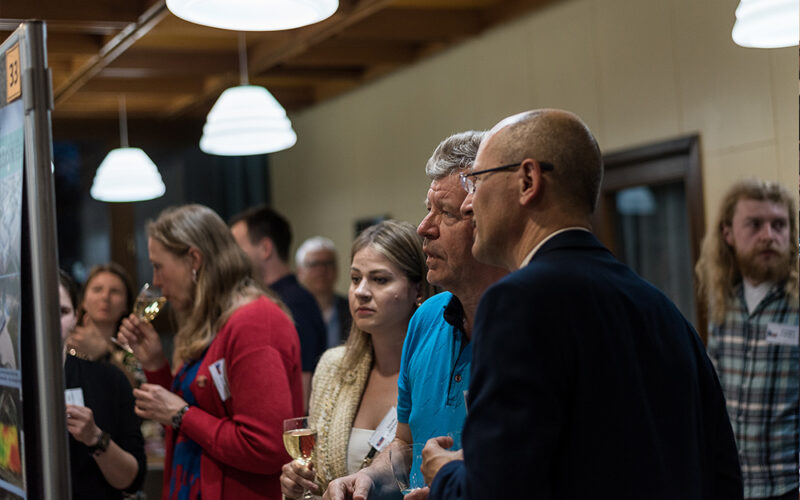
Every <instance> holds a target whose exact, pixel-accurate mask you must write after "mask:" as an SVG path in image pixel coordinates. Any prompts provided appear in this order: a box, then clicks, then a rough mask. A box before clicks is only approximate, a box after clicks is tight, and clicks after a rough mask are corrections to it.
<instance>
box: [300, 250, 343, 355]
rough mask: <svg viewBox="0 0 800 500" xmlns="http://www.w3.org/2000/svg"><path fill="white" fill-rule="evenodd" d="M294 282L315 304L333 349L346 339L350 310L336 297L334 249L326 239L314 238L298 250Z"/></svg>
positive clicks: (340, 298) (340, 296) (328, 341)
mask: <svg viewBox="0 0 800 500" xmlns="http://www.w3.org/2000/svg"><path fill="white" fill-rule="evenodd" d="M294 262H295V265H296V266H297V280H298V281H299V282H300V284H301V285H303V286H304V287H306V289H307V290H308V291H309V292H311V295H313V296H314V298H315V299H316V300H317V305H319V310H320V312H322V319H323V320H324V321H325V329H326V330H327V343H328V348H331V347H336V346H338V345H339V344H341V343H342V342H344V341H345V340H346V339H347V335H348V333H349V332H350V324H351V323H352V321H353V318H352V317H351V316H350V306H349V305H348V303H347V297H344V296H342V295H339V294H337V293H336V290H335V286H336V278H337V276H338V266H337V265H336V246H335V245H334V244H333V241H331V240H330V239H329V238H325V237H323V236H314V237H313V238H309V239H307V240H306V241H304V242H303V243H302V244H301V245H300V247H298V249H297V252H296V253H295V259H294Z"/></svg>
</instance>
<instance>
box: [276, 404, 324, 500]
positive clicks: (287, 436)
mask: <svg viewBox="0 0 800 500" xmlns="http://www.w3.org/2000/svg"><path fill="white" fill-rule="evenodd" d="M316 441H317V430H316V429H315V428H313V427H312V426H311V424H310V421H309V418H308V417H297V418H289V419H286V420H284V421H283V445H284V447H286V451H287V452H288V453H289V456H291V457H292V458H293V459H294V460H295V462H298V463H299V464H300V465H303V466H305V467H309V468H311V467H312V463H313V460H314V446H315V445H316ZM303 490H304V491H303V496H302V498H304V499H308V498H313V496H312V495H311V492H310V491H309V490H308V489H305V488H304V489H303Z"/></svg>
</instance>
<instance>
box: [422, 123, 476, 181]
mask: <svg viewBox="0 0 800 500" xmlns="http://www.w3.org/2000/svg"><path fill="white" fill-rule="evenodd" d="M485 135H486V132H485V131H478V130H468V131H466V132H459V133H458V134H453V135H451V136H450V137H448V138H447V139H445V140H443V141H442V142H440V143H439V145H438V146H436V149H435V150H434V151H433V154H432V155H431V157H430V158H429V159H428V163H426V164H425V174H426V175H427V176H428V178H430V179H431V180H434V181H436V180H439V179H443V178H445V177H447V176H448V175H450V174H452V173H454V172H458V171H460V170H466V169H469V168H472V164H473V163H475V156H476V155H477V154H478V147H479V146H480V145H481V141H482V140H483V137H484V136H485Z"/></svg>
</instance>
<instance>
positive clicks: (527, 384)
mask: <svg viewBox="0 0 800 500" xmlns="http://www.w3.org/2000/svg"><path fill="white" fill-rule="evenodd" d="M602 170H603V168H602V158H601V154H600V151H599V148H598V146H597V143H596V142H595V140H594V137H593V136H592V134H591V132H590V131H589V129H588V128H587V127H586V125H585V124H583V122H582V121H581V120H580V119H579V118H578V117H577V116H575V115H573V114H571V113H568V112H565V111H561V110H537V111H531V112H526V113H521V114H519V115H515V116H512V117H509V118H507V119H505V120H503V121H502V122H500V123H499V124H498V125H496V126H495V127H494V128H493V129H492V131H490V133H489V134H488V136H487V137H486V138H485V139H484V141H483V142H482V143H481V147H480V149H479V151H478V156H477V159H476V162H475V164H474V167H473V170H472V172H471V173H469V174H466V175H464V176H463V184H464V186H465V188H466V189H467V191H468V193H469V195H468V196H467V198H466V199H465V201H464V204H463V205H462V212H463V213H469V214H473V215H474V219H473V220H474V223H475V243H474V245H473V248H472V250H473V254H474V255H475V257H476V258H477V259H478V260H479V261H482V262H484V263H487V264H493V265H497V266H501V267H505V268H507V269H509V270H512V271H515V272H512V273H511V274H509V275H508V276H507V277H506V278H504V279H502V280H501V281H499V282H498V283H496V284H495V285H493V286H492V287H491V288H489V289H488V290H487V291H486V293H485V294H484V296H483V298H482V299H481V302H480V305H479V306H478V310H477V313H476V319H475V329H474V331H475V333H474V337H475V345H474V347H473V349H474V354H473V364H472V375H471V377H472V378H471V383H470V389H469V396H468V408H469V413H468V416H467V421H466V424H465V428H464V433H463V436H462V441H463V454H462V453H461V452H451V451H448V450H446V449H445V448H446V447H447V446H448V445H449V444H450V442H449V440H448V438H434V439H432V440H430V441H429V442H428V445H427V446H426V448H425V451H424V453H423V458H424V463H423V472H424V473H425V475H426V479H428V480H429V481H431V480H432V484H431V491H430V497H431V498H433V499H437V500H438V499H456V498H459V499H460V498H464V499H472V500H487V499H495V498H497V499H501V498H503V499H505V498H537V499H538V498H541V499H558V500H570V499H576V500H577V499H580V500H585V499H600V498H614V499H630V500H633V499H637V500H638V499H648V500H652V499H656V500H658V499H663V500H677V499H681V500H687V499H688V500H692V499H698V500H699V499H719V500H734V499H740V498H742V483H741V473H740V469H739V463H738V458H737V453H736V446H735V443H734V440H733V434H732V431H731V426H730V422H729V420H728V415H727V412H726V409H725V400H724V398H723V395H722V392H721V389H720V386H719V382H718V380H717V377H716V375H715V373H714V369H713V367H712V365H711V363H710V361H709V359H708V357H707V356H706V354H705V349H704V347H703V344H702V342H701V341H700V339H699V338H698V336H697V334H696V332H695V331H694V329H693V328H692V326H691V325H690V324H689V322H688V321H686V319H685V318H684V317H683V316H682V315H681V313H680V312H679V311H678V310H677V308H676V307H675V306H674V305H673V304H672V303H671V302H670V301H669V299H667V298H666V297H665V296H664V295H663V294H662V293H661V292H660V291H658V290H657V289H655V288H654V287H653V286H651V285H650V284H648V283H646V282H645V281H644V280H642V279H641V278H639V277H638V276H637V275H636V274H635V273H634V272H633V271H631V270H630V269H629V268H628V267H626V266H625V265H623V264H621V263H620V262H618V261H617V260H616V259H615V258H614V257H613V255H611V253H610V252H609V251H608V250H607V249H606V248H605V247H603V245H602V244H601V243H600V242H599V241H598V240H597V239H596V238H595V237H594V236H593V235H592V233H591V232H590V231H589V229H590V227H591V226H590V217H591V214H592V212H593V210H594V207H595V204H596V200H597V196H598V192H599V187H600V182H601V180H602ZM434 478H435V479H434Z"/></svg>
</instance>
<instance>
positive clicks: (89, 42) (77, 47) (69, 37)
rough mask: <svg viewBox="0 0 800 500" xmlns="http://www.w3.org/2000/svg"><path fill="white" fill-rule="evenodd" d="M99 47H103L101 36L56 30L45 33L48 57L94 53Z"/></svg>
mask: <svg viewBox="0 0 800 500" xmlns="http://www.w3.org/2000/svg"><path fill="white" fill-rule="evenodd" d="M101 48H103V37H102V36H99V35H86V34H83V33H62V32H58V31H56V32H55V33H53V32H48V34H47V56H48V57H61V56H70V57H72V56H74V55H76V54H85V55H94V54H97V52H98V51H99V50H100V49H101Z"/></svg>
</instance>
